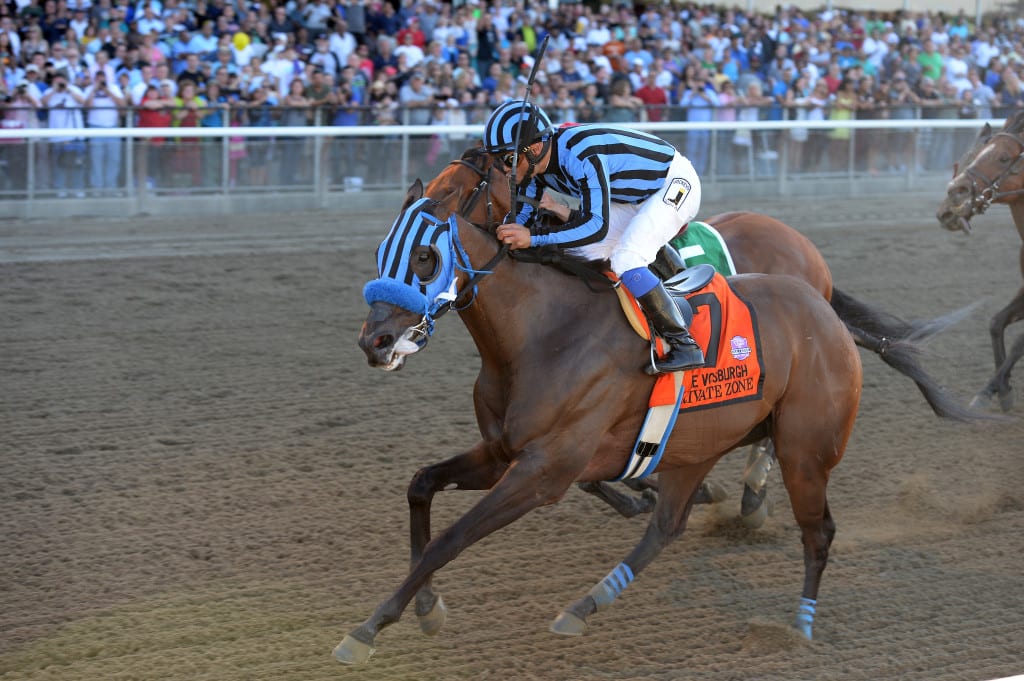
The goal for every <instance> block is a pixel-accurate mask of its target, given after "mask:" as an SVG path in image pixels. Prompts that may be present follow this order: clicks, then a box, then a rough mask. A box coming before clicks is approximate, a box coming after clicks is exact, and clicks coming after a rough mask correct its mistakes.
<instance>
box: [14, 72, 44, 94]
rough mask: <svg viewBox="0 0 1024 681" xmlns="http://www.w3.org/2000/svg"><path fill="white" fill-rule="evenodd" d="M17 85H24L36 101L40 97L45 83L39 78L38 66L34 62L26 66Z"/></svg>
mask: <svg viewBox="0 0 1024 681" xmlns="http://www.w3.org/2000/svg"><path fill="white" fill-rule="evenodd" d="M18 85H19V86H21V85H24V86H25V90H26V91H27V92H28V94H29V95H30V96H31V97H32V98H33V99H35V100H36V101H37V102H38V101H39V100H40V99H42V97H43V88H44V87H45V84H44V83H42V81H40V80H39V66H37V65H36V64H29V65H28V66H26V67H25V75H24V79H23V80H22V81H21V82H20V83H19V84H18Z"/></svg>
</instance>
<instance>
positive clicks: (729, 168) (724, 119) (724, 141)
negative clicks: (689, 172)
mask: <svg viewBox="0 0 1024 681" xmlns="http://www.w3.org/2000/svg"><path fill="white" fill-rule="evenodd" d="M721 83H722V84H721V86H720V88H721V91H720V92H719V93H718V106H717V107H716V108H715V116H714V120H715V121H716V122H720V123H734V122H736V118H737V115H738V113H739V105H740V104H742V100H741V99H740V96H739V95H738V94H737V92H736V84H735V83H733V82H732V81H731V80H728V79H725V80H723V81H721ZM732 137H733V136H732V135H731V134H727V133H725V132H722V131H719V132H718V134H717V135H716V136H715V138H716V139H717V140H718V142H717V144H716V145H715V147H716V149H717V152H718V157H719V158H720V159H723V160H722V161H721V168H722V171H723V172H724V173H726V174H736V173H738V172H739V168H740V161H739V159H738V158H737V156H736V147H735V145H733V143H732Z"/></svg>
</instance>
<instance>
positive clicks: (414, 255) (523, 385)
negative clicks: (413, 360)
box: [334, 193, 861, 663]
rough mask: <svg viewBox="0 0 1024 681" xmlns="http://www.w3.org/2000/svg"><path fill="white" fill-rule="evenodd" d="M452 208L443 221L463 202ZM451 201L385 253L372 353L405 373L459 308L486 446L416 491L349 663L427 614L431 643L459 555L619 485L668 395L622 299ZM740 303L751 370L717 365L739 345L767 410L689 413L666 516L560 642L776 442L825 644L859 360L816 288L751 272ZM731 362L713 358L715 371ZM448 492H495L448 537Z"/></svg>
mask: <svg viewBox="0 0 1024 681" xmlns="http://www.w3.org/2000/svg"><path fill="white" fill-rule="evenodd" d="M445 199H446V200H445V201H443V202H442V203H443V204H444V205H448V204H450V203H451V201H453V200H454V201H457V200H458V197H445ZM442 203H439V202H435V201H432V200H430V199H424V198H420V197H419V196H418V195H417V194H415V193H410V195H409V196H408V198H407V200H406V203H405V205H404V206H403V209H402V213H401V214H400V215H399V217H398V219H397V220H396V222H395V224H394V226H393V227H392V230H391V232H390V233H389V234H388V236H387V237H386V238H385V240H384V241H383V242H382V244H381V246H380V247H379V248H378V251H377V260H378V272H379V274H380V278H379V279H377V280H375V281H373V282H370V283H369V284H368V285H367V287H366V289H365V290H364V293H365V296H366V298H367V301H368V302H369V303H370V305H371V307H370V312H369V314H368V316H367V319H366V321H365V323H364V324H363V327H362V330H361V331H360V334H359V345H360V347H361V348H362V349H363V351H364V352H365V353H366V356H367V359H368V361H369V363H370V365H371V366H375V367H380V368H384V369H387V370H395V369H398V368H400V367H401V366H402V365H403V364H404V362H405V361H406V359H407V358H408V356H409V355H411V354H412V353H415V352H417V351H419V350H421V349H422V348H423V347H424V346H425V345H426V343H427V340H428V338H429V335H430V333H431V332H432V331H433V329H434V325H435V320H436V317H437V316H439V315H440V314H441V313H442V312H443V311H444V310H447V309H448V308H449V307H450V308H451V309H456V310H458V312H459V316H460V317H461V318H462V321H463V323H464V324H465V325H466V327H467V329H468V330H469V333H470V335H471V337H472V338H473V341H474V343H475V344H476V347H477V349H478V350H479V353H480V363H481V366H480V373H479V376H478V378H477V381H476V385H475V386H474V391H473V399H474V405H475V411H476V416H477V422H478V426H479V430H480V433H481V439H480V441H479V442H477V443H476V444H475V445H474V446H473V447H471V448H470V449H468V450H467V451H464V452H461V453H459V454H456V455H455V456H453V457H452V458H450V459H447V460H445V461H442V462H441V463H437V464H434V465H430V466H427V467H425V468H423V469H421V470H420V471H418V472H417V473H416V475H415V476H414V477H413V480H412V482H411V483H410V485H409V489H408V500H409V506H410V528H411V568H410V571H409V574H408V576H407V577H406V578H405V579H404V580H403V581H402V583H401V584H400V585H399V586H398V588H397V589H396V590H395V591H394V593H393V594H392V595H391V596H390V597H389V598H387V599H386V600H385V601H384V602H382V603H381V604H380V605H379V606H378V607H377V609H376V610H375V611H374V612H373V614H372V615H371V616H370V617H369V618H368V619H367V620H366V621H365V622H363V624H361V625H359V626H358V627H356V628H355V629H354V630H352V631H351V633H350V634H349V635H348V636H346V637H345V638H344V640H343V641H342V642H341V643H340V644H339V645H338V646H337V647H336V648H335V651H334V654H335V657H336V658H337V659H339V660H340V661H342V662H346V663H360V662H365V661H366V660H367V659H368V658H369V656H370V654H371V653H372V652H373V649H374V648H373V646H374V642H375V639H376V636H377V634H379V633H380V631H381V630H382V629H383V628H384V627H386V626H388V625H390V624H392V623H394V622H396V621H397V620H398V619H399V617H400V616H401V614H402V612H403V611H404V610H405V608H406V607H407V606H408V604H409V603H410V602H411V601H412V600H413V599H414V598H415V600H416V613H417V616H418V617H419V618H420V624H421V628H422V629H423V630H424V631H425V632H426V633H436V631H437V630H438V629H440V627H441V625H442V624H443V622H444V618H445V614H444V613H445V609H444V604H443V602H442V601H441V598H440V595H439V594H437V593H436V592H435V591H434V590H433V587H432V585H431V578H432V575H433V574H434V572H436V571H437V570H438V569H440V568H441V567H443V566H444V565H445V564H447V563H448V562H450V561H451V560H453V559H455V558H456V556H458V555H459V553H461V552H462V551H463V550H464V549H466V548H468V547H469V546H471V545H473V544H474V543H476V542H478V541H480V540H481V539H483V538H484V537H486V536H488V535H490V534H491V533H492V532H494V531H496V530H498V529H500V528H502V527H505V526H506V525H509V524H510V523H512V522H514V521H515V520H517V519H518V518H520V517H522V516H523V515H524V514H526V513H528V512H529V511H531V510H533V509H535V508H538V507H540V506H543V505H546V504H552V503H555V502H557V501H558V500H559V499H561V498H562V496H563V495H564V494H565V493H566V491H567V490H568V489H569V488H570V487H571V486H572V484H573V483H574V482H577V481H598V480H609V479H612V478H614V477H616V476H617V475H619V474H620V473H622V472H623V470H624V469H625V467H626V463H627V459H628V458H629V454H630V450H631V446H632V444H633V443H634V440H635V439H636V437H637V433H638V432H639V431H640V429H641V426H642V424H643V421H644V415H645V413H646V411H647V406H648V400H649V398H650V396H651V392H652V388H653V387H654V384H655V380H656V379H655V378H653V377H651V376H648V375H646V374H645V373H644V372H643V371H641V370H640V368H639V367H640V366H641V365H643V364H644V363H645V362H646V361H647V360H648V353H649V343H648V342H647V341H645V340H643V339H641V338H640V337H639V336H638V335H637V334H636V333H635V332H634V330H633V329H632V328H631V326H630V325H629V323H628V322H627V321H626V319H625V317H624V315H623V314H622V312H621V311H620V309H619V303H618V302H617V301H616V299H615V296H612V295H607V294H597V293H594V292H593V291H592V290H591V289H590V288H589V287H588V282H585V281H583V280H581V279H579V278H576V277H573V276H569V275H567V274H565V273H563V272H562V271H560V270H558V269H556V268H553V267H545V266H539V265H535V264H529V263H524V262H519V261H517V260H514V259H511V258H509V257H507V256H506V252H505V250H504V248H499V244H498V243H497V241H496V240H495V238H494V236H493V232H491V231H489V230H486V229H481V228H479V227H475V226H473V225H471V224H470V223H468V222H467V221H466V220H464V219H463V218H462V217H461V216H459V215H458V214H456V213H452V212H451V211H450V210H449V209H447V208H445V207H444V205H442ZM717 276H718V275H716V277H717ZM721 281H723V282H724V280H721ZM729 287H731V288H732V289H733V290H734V291H735V293H736V295H738V296H739V299H740V300H741V301H742V302H743V303H744V304H745V307H746V308H747V309H749V314H750V315H751V317H752V318H754V319H756V320H757V326H758V329H759V332H758V334H757V340H756V352H754V353H753V354H751V349H750V347H749V346H745V344H744V343H738V342H736V343H732V344H730V342H729V339H726V340H725V342H724V343H722V344H720V345H719V348H720V349H721V350H720V353H721V352H724V353H726V355H728V353H729V352H730V347H731V348H732V351H733V352H734V353H737V354H734V355H733V356H734V357H742V358H743V359H747V358H748V357H750V358H751V359H752V358H753V357H757V360H753V359H752V361H758V362H759V366H761V367H763V372H762V374H761V379H760V381H759V382H758V387H759V389H758V392H757V394H756V395H755V396H753V397H751V398H749V399H745V400H742V401H735V402H731V403H728V404H725V405H722V406H716V407H713V408H708V409H702V410H697V411H683V412H680V413H679V416H678V420H677V421H676V424H675V428H674V429H673V430H672V431H671V437H670V438H669V440H668V442H667V445H666V446H665V449H664V452H663V455H662V457H661V459H660V462H659V463H658V465H657V468H656V470H657V472H658V474H659V493H658V498H657V505H656V508H655V510H654V513H653V514H652V515H651V518H650V521H649V524H648V527H647V530H646V532H645V533H644V536H643V538H642V539H641V541H640V542H639V543H638V544H637V545H636V547H635V548H634V549H633V550H632V551H631V552H630V553H629V555H628V556H626V557H625V559H624V560H623V561H622V562H621V563H619V564H618V565H617V566H615V568H614V569H612V571H611V572H610V573H609V575H608V576H607V577H605V578H604V579H602V580H601V581H599V582H598V583H597V584H596V585H595V586H594V587H593V588H592V589H591V590H590V591H589V592H588V593H587V594H586V595H584V596H583V597H582V598H580V599H579V600H577V601H575V602H574V603H572V604H571V605H569V606H568V607H566V608H565V609H564V610H563V611H562V612H561V613H560V614H559V616H558V617H557V618H556V619H555V621H554V623H553V624H552V626H551V629H552V631H554V632H555V633H559V634H566V635H579V634H582V633H583V631H584V630H585V629H586V627H587V626H588V618H589V617H591V616H592V615H593V614H594V613H595V612H597V611H598V610H600V609H602V608H604V607H606V606H607V605H608V604H610V603H611V602H612V601H613V600H614V599H615V598H616V597H617V596H618V595H619V594H620V592H621V591H622V589H623V588H624V587H625V586H626V585H627V584H629V583H630V582H631V581H632V580H633V579H634V578H635V577H636V576H637V575H638V574H639V573H640V572H641V571H642V570H643V569H644V568H645V567H646V566H647V565H649V564H650V563H651V561H653V560H654V559H655V557H657V555H658V554H659V553H660V552H661V550H662V549H664V548H665V546H667V545H668V544H669V543H670V542H671V541H672V540H674V539H675V538H676V537H678V536H679V535H681V534H682V532H683V530H684V529H685V527H686V521H687V518H688V516H689V513H690V510H691V508H692V505H693V500H694V496H695V493H696V491H697V489H698V486H699V485H700V482H701V480H703V479H704V477H705V475H706V474H707V473H708V471H709V470H711V468H712V467H713V466H714V465H715V463H716V462H717V461H718V460H719V458H721V457H722V456H723V455H725V454H726V453H727V452H729V451H731V450H732V449H734V448H736V447H738V446H741V445H744V444H749V443H752V442H755V441H757V440H760V439H762V438H764V437H766V436H767V437H770V438H771V439H772V442H773V443H774V445H775V451H776V456H777V458H778V462H779V466H780V469H781V472H782V478H783V481H784V483H785V486H786V489H787V491H788V493H789V497H790V500H791V502H792V508H793V513H794V517H795V519H796V521H797V524H798V525H799V526H800V529H801V535H802V541H803V545H804V580H803V588H802V591H801V598H800V600H799V603H798V604H797V617H796V626H797V629H798V630H799V631H800V632H801V633H802V634H803V635H804V636H806V637H807V638H811V637H812V629H813V621H814V608H815V601H816V599H817V596H818V590H819V587H820V584H821V576H822V572H823V571H824V569H825V565H826V563H827V562H828V554H829V547H830V545H831V543H832V539H833V537H834V535H835V523H834V522H833V519H832V514H831V512H830V510H829V504H828V501H827V498H826V486H827V484H828V480H829V475H830V472H831V470H832V468H833V467H834V466H835V465H836V464H837V463H838V462H839V460H840V459H841V458H842V455H843V453H844V451H845V448H846V443H847V440H848V438H849V436H850V432H851V430H852V428H853V423H854V420H855V418H856V414H857V408H858V404H859V399H860V391H861V365H860V355H859V353H858V351H857V348H856V346H855V345H854V343H853V339H852V338H851V336H850V334H849V333H848V332H847V330H846V327H845V326H844V325H843V323H842V322H841V321H840V320H839V318H838V317H837V316H836V314H835V312H834V311H833V310H832V308H831V307H830V306H829V304H828V302H827V301H826V300H825V299H824V298H823V297H822V295H821V293H820V292H819V291H816V290H815V289H813V288H811V287H810V286H809V285H807V284H806V283H805V282H803V281H801V280H799V279H797V278H795V277H790V276H772V275H759V274H749V275H740V276H737V277H733V278H731V279H730V280H729V283H728V285H727V286H726V288H729ZM707 306H708V308H709V309H710V308H711V307H713V306H712V305H711V304H710V303H708V304H707ZM734 340H735V339H734ZM744 350H745V351H744ZM720 353H719V354H715V355H714V356H715V357H718V358H719V360H720V359H721V358H722V357H723V355H722V354H720ZM669 376H671V375H669ZM447 489H469V490H487V492H486V493H485V494H484V495H483V497H482V498H481V499H480V500H479V501H478V502H477V503H476V504H475V505H474V506H473V507H472V508H471V509H470V510H469V511H468V512H466V513H465V514H464V515H463V516H462V517H460V518H459V519H458V520H456V521H455V522H454V523H452V524H451V525H450V526H449V527H447V528H445V529H444V530H442V531H441V532H439V533H437V534H436V535H435V534H433V533H432V531H431V526H430V509H431V505H432V503H433V498H434V495H435V494H436V493H437V492H439V491H442V490H447Z"/></svg>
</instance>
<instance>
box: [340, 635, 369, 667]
mask: <svg viewBox="0 0 1024 681" xmlns="http://www.w3.org/2000/svg"><path fill="white" fill-rule="evenodd" d="M374 650H375V649H374V648H373V646H369V645H367V644H365V643H363V642H362V641H357V640H356V639H354V638H352V637H351V636H346V637H345V638H344V639H342V641H341V643H339V644H338V646H337V647H336V648H335V649H334V659H336V660H337V661H338V662H341V663H342V664H365V663H366V661H367V660H369V659H370V656H371V655H373V651H374Z"/></svg>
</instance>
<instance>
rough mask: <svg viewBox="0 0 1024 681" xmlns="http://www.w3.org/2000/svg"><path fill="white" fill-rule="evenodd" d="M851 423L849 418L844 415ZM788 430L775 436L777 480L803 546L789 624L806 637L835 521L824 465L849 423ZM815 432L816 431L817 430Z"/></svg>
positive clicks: (836, 453) (837, 451)
mask: <svg viewBox="0 0 1024 681" xmlns="http://www.w3.org/2000/svg"><path fill="white" fill-rule="evenodd" d="M850 422H851V424H852V418H851V419H850ZM795 428H796V430H795V432H793V433H792V434H791V435H789V436H787V435H785V434H783V435H781V436H780V435H777V436H776V437H775V443H776V447H777V452H778V461H779V466H780V468H781V470H782V480H783V482H784V483H785V485H786V490H787V491H788V492H789V499H790V502H791V503H792V506H793V516H794V518H796V522H797V524H798V525H799V526H800V530H801V541H802V542H803V546H804V585H803V591H802V592H801V598H800V606H799V610H798V612H797V617H796V622H795V626H796V628H797V630H798V631H799V632H800V633H801V634H803V635H804V637H805V638H807V639H808V640H810V639H811V638H812V633H813V627H814V610H815V607H816V605H817V599H818V589H819V587H820V586H821V576H822V573H824V571H825V566H826V565H827V564H828V554H829V547H831V545H832V539H833V537H835V534H836V525H835V522H834V521H833V520H832V513H831V511H830V510H829V507H828V500H827V498H826V494H825V488H826V486H827V485H828V475H829V470H830V469H831V468H832V467H833V466H834V465H835V464H836V463H838V461H839V459H840V458H841V456H842V452H843V448H844V447H845V445H846V439H847V437H849V428H847V429H846V430H845V432H841V429H839V430H837V432H836V433H835V435H832V434H824V433H822V434H820V435H815V431H814V430H812V429H810V428H809V429H808V430H810V432H806V431H805V432H801V431H800V426H799V425H797V426H795ZM818 432H820V431H818Z"/></svg>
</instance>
